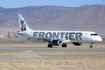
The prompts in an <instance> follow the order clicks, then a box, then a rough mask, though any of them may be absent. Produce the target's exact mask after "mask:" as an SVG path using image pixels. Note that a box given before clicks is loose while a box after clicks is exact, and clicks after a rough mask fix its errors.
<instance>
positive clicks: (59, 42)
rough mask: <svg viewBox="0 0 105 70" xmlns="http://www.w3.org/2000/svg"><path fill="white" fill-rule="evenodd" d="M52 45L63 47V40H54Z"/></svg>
mask: <svg viewBox="0 0 105 70" xmlns="http://www.w3.org/2000/svg"><path fill="white" fill-rule="evenodd" d="M52 44H53V45H54V46H59V45H62V41H61V40H53V41H52Z"/></svg>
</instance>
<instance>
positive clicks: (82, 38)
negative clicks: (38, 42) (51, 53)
mask: <svg viewBox="0 0 105 70" xmlns="http://www.w3.org/2000/svg"><path fill="white" fill-rule="evenodd" d="M17 34H19V33H17ZM20 35H22V36H24V37H27V38H31V37H32V38H33V37H34V38H36V39H37V38H46V39H61V40H62V42H63V43H66V42H99V41H102V38H101V37H100V36H99V35H98V34H96V33H95V32H91V31H41V30H34V31H22V34H21V32H20Z"/></svg>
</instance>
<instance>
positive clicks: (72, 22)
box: [0, 5, 105, 37]
mask: <svg viewBox="0 0 105 70" xmlns="http://www.w3.org/2000/svg"><path fill="white" fill-rule="evenodd" d="M18 13H21V14H22V15H23V17H24V18H25V20H26V22H27V23H28V25H29V27H30V28H32V29H38V30H69V31H71V30H82V31H84V30H86V31H95V32H97V33H98V34H99V35H101V36H102V37H105V5H84V6H80V7H59V6H49V5H47V6H33V7H23V8H12V9H6V8H2V7H0V32H1V34H5V33H6V32H8V31H11V30H18V31H19V26H18V17H17V14H18Z"/></svg>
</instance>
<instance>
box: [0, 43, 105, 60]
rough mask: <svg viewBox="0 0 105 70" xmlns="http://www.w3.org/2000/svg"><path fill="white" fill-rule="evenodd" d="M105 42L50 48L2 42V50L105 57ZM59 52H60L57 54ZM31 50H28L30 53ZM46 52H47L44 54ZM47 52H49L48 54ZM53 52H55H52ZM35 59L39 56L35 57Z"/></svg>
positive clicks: (3, 57) (59, 55) (47, 56)
mask: <svg viewBox="0 0 105 70" xmlns="http://www.w3.org/2000/svg"><path fill="white" fill-rule="evenodd" d="M104 46H105V44H97V45H95V46H94V47H93V48H89V47H88V45H85V46H82V47H73V45H69V46H68V47H66V48H62V47H57V46H56V47H53V48H48V47H46V45H45V44H44V46H43V44H5V45H4V44H0V52H7V53H9V52H25V51H27V50H31V51H33V52H35V53H37V52H39V53H41V54H38V55H40V56H41V58H70V57H105V47H104ZM57 52H58V53H59V54H57ZM65 52H66V53H65ZM29 53H30V52H28V54H29ZM43 53H45V54H43ZM46 53H47V54H46ZM52 53H53V54H52ZM34 58H35V59H36V58H37V57H34ZM0 59H17V58H16V57H15V58H14V57H11V56H6V57H5V56H0Z"/></svg>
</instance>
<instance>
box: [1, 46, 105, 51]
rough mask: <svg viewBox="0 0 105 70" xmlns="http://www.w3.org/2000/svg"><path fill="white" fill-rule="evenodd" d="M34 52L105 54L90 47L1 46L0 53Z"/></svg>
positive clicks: (98, 49) (99, 49)
mask: <svg viewBox="0 0 105 70" xmlns="http://www.w3.org/2000/svg"><path fill="white" fill-rule="evenodd" d="M26 50H32V51H36V52H104V51H105V48H95V47H93V48H89V47H66V48H62V47H53V48H48V47H2V46H0V52H17V51H26Z"/></svg>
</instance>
